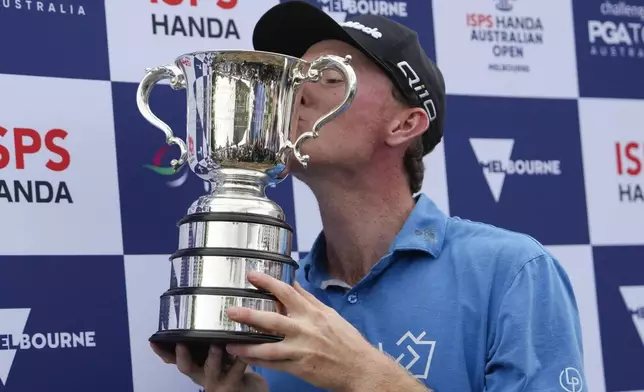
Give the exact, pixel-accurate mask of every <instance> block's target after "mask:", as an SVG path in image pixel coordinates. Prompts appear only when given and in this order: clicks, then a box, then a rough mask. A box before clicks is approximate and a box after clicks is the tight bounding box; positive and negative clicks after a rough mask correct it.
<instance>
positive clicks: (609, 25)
mask: <svg viewBox="0 0 644 392" xmlns="http://www.w3.org/2000/svg"><path fill="white" fill-rule="evenodd" d="M599 11H600V13H601V15H602V16H601V17H600V18H597V19H594V20H589V21H588V42H589V43H590V54H591V55H593V56H601V57H619V58H631V59H644V5H629V4H627V3H625V2H623V1H620V2H619V3H612V2H610V1H605V2H603V3H602V4H601V5H600V6H599Z"/></svg>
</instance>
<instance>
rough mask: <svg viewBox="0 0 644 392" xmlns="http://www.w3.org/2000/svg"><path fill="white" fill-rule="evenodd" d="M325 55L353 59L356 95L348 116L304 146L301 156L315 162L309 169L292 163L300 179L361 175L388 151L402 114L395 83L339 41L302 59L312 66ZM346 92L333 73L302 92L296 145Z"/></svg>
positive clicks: (311, 50)
mask: <svg viewBox="0 0 644 392" xmlns="http://www.w3.org/2000/svg"><path fill="white" fill-rule="evenodd" d="M326 54H332V55H336V56H340V57H344V56H345V55H347V54H348V55H351V57H352V60H351V63H350V65H351V66H352V67H353V69H354V71H355V73H356V77H357V84H358V86H357V94H356V96H355V98H354V99H353V102H352V104H351V105H350V106H349V108H348V109H347V110H345V111H344V112H343V113H342V114H341V115H340V116H338V117H336V118H335V119H333V120H331V121H330V122H328V123H327V124H326V125H324V126H323V127H322V128H321V129H320V131H319V137H318V138H317V139H309V140H307V141H305V142H304V143H303V144H302V153H303V154H307V155H309V156H310V160H309V165H308V167H307V168H306V169H303V168H302V167H301V166H300V165H299V164H298V163H297V160H296V159H295V157H291V161H290V164H289V166H290V170H291V171H292V172H293V173H294V175H296V176H297V177H299V178H303V177H309V176H310V175H315V173H324V172H329V171H337V170H348V171H356V170H359V169H360V167H361V166H363V165H367V164H369V163H370V162H371V160H372V159H373V157H374V153H375V152H376V151H377V150H378V149H380V148H384V147H385V144H384V138H385V136H386V132H387V131H386V129H387V127H388V125H389V123H390V120H391V117H392V114H393V113H395V111H396V110H400V109H399V107H398V106H397V105H396V104H395V100H394V98H393V96H392V92H391V89H392V84H391V82H390V80H389V79H388V78H387V76H386V75H385V74H384V73H383V72H382V71H381V70H380V69H379V68H378V67H377V66H376V65H375V64H374V63H373V62H372V61H371V60H370V59H369V58H367V57H366V56H365V55H364V54H362V52H360V51H359V50H357V49H355V48H354V47H352V46H350V45H348V44H346V43H344V42H340V41H322V42H319V43H317V44H315V45H314V46H312V47H311V48H309V50H308V51H307V52H306V53H305V54H304V56H303V59H304V60H306V61H309V62H312V61H314V60H315V59H316V58H318V57H320V56H323V55H326ZM345 86H346V82H345V81H344V80H343V77H342V74H340V73H338V72H337V71H333V70H328V71H325V72H324V73H323V75H322V78H321V80H320V81H319V82H317V83H305V84H304V85H303V86H302V87H301V91H300V96H301V98H300V102H299V105H298V107H297V108H296V116H295V121H294V124H293V126H294V129H293V133H292V136H291V140H292V141H295V140H296V139H297V137H298V136H300V135H301V134H302V133H304V132H308V131H311V130H312V129H313V125H314V124H315V122H316V121H317V120H318V119H319V118H321V117H322V116H324V115H325V114H327V113H329V112H330V111H331V110H332V109H333V108H334V107H336V106H337V105H338V104H339V103H341V102H342V99H343V98H344V94H345Z"/></svg>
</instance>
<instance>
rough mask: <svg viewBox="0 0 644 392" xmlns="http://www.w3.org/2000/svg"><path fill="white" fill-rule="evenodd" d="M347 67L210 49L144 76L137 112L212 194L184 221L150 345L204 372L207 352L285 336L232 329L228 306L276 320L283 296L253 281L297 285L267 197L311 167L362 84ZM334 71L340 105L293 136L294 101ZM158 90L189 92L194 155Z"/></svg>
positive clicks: (346, 63)
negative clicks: (292, 164) (159, 112)
mask: <svg viewBox="0 0 644 392" xmlns="http://www.w3.org/2000/svg"><path fill="white" fill-rule="evenodd" d="M350 60H351V57H350V56H346V57H344V58H342V57H338V56H333V55H325V56H321V57H319V58H317V59H315V60H314V61H312V62H307V61H305V60H303V59H299V58H295V57H290V56H284V55H281V54H276V53H268V52H258V51H242V50H234V51H209V52H196V53H189V54H184V55H182V56H179V57H178V58H177V59H175V61H174V64H168V65H164V66H160V67H156V68H149V69H147V70H146V74H145V77H144V78H143V80H142V81H141V83H140V84H139V87H138V90H137V105H138V108H139V110H140V112H141V114H142V115H143V117H145V119H146V120H147V121H149V122H150V123H151V124H152V125H154V126H155V127H156V128H158V129H160V130H161V131H162V132H163V133H164V135H165V137H166V143H167V144H168V145H171V146H172V145H176V146H177V147H178V148H179V154H180V155H179V157H178V159H173V160H172V161H171V165H172V167H173V168H174V169H175V170H178V169H179V168H180V167H181V166H182V165H184V164H186V162H187V163H188V165H189V166H190V169H191V170H192V171H193V172H194V173H195V174H196V175H197V176H199V177H200V178H201V179H203V180H205V181H208V182H209V183H210V185H211V186H210V189H211V192H210V193H209V194H206V195H203V196H201V197H199V198H198V199H197V200H195V201H194V202H193V203H192V205H191V206H190V207H189V208H188V213H187V215H186V216H184V217H183V218H182V219H181V220H179V221H178V223H177V226H178V228H179V245H178V249H177V250H176V252H175V253H174V254H173V255H172V256H170V287H169V288H168V290H167V291H166V292H165V293H163V294H162V295H161V298H160V314H159V324H158V330H157V332H156V333H155V334H154V335H152V336H151V337H150V341H152V342H155V343H158V344H160V345H162V346H166V347H167V348H168V349H169V350H174V345H175V344H176V343H185V344H187V345H188V347H190V348H191V351H192V355H193V358H194V359H195V360H196V361H198V362H201V363H203V361H205V358H206V356H207V349H208V346H209V345H210V344H226V343H265V342H275V341H279V340H281V339H282V338H283V337H282V336H279V335H276V334H273V333H271V332H270V331H260V330H256V329H254V328H252V327H250V326H247V325H243V324H240V323H238V322H235V321H232V320H230V319H228V317H227V313H226V311H227V309H228V308H229V307H232V306H242V307H247V308H252V309H255V310H262V311H271V312H278V311H280V309H281V308H280V304H279V303H278V301H277V299H276V298H275V296H273V295H272V294H271V293H269V292H266V291H263V290H259V289H257V288H256V287H254V286H253V285H251V284H250V283H249V282H248V281H247V279H246V274H247V272H248V271H251V270H256V271H260V272H263V273H266V274H268V275H271V276H272V277H274V278H276V279H279V280H281V281H283V282H285V283H288V284H290V285H293V284H294V280H295V272H296V270H297V268H298V265H297V263H296V261H295V260H293V259H292V258H291V243H292V236H293V229H292V227H291V226H290V225H289V224H287V223H286V219H285V215H284V211H283V210H282V208H281V207H280V206H279V205H278V204H277V203H275V202H273V201H272V200H270V199H268V198H267V196H266V193H265V190H266V187H267V186H274V185H277V184H279V183H280V182H281V181H283V180H284V179H285V178H286V177H287V176H288V166H289V160H291V159H296V160H297V161H299V163H300V164H301V165H302V166H303V167H304V168H306V166H307V163H308V161H309V157H308V156H306V155H303V154H302V152H301V148H302V144H303V143H304V142H306V141H307V140H308V139H315V138H316V137H317V136H318V132H319V131H320V128H322V127H323V126H324V124H326V123H327V122H329V121H331V120H333V119H334V118H335V117H337V116H338V115H339V114H340V113H342V112H343V111H344V110H345V109H347V108H348V107H349V105H350V104H351V103H352V101H353V98H354V96H355V94H356V89H357V83H356V75H355V73H354V70H353V68H352V67H351V66H350ZM327 69H332V70H335V71H337V72H339V73H340V74H342V75H343V77H344V81H345V94H344V98H343V100H342V102H341V103H339V104H338V106H336V107H335V108H334V109H333V110H331V111H330V112H329V113H327V114H326V115H324V116H322V117H321V118H319V119H318V120H317V122H316V123H315V124H314V126H313V129H311V130H310V131H308V132H305V133H303V134H302V135H300V136H299V137H297V138H294V137H293V135H292V133H291V132H292V129H291V124H292V122H293V118H294V116H295V111H296V110H295V109H296V107H297V104H298V97H299V95H298V92H299V91H300V89H301V88H302V86H303V85H304V84H305V83H316V82H318V81H319V80H320V77H321V74H322V72H323V71H324V70H327ZM162 80H169V82H170V86H171V87H172V88H173V89H175V90H186V92H187V109H188V110H187V145H186V143H185V142H184V141H183V140H182V139H181V138H179V137H178V136H175V135H174V134H173V132H172V130H171V129H170V127H169V126H168V125H167V124H166V123H164V122H163V121H162V120H160V119H159V118H158V117H157V116H156V115H155V114H153V113H152V110H151V109H150V104H149V97H150V92H151V90H152V89H153V88H154V86H155V85H156V84H157V83H158V82H160V81H162ZM293 139H295V140H293Z"/></svg>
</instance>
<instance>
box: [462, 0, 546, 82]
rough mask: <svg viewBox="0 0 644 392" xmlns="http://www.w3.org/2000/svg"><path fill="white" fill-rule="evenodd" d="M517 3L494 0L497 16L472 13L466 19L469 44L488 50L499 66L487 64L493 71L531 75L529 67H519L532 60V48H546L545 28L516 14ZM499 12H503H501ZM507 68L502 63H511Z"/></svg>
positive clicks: (534, 19) (536, 18) (537, 19)
mask: <svg viewBox="0 0 644 392" xmlns="http://www.w3.org/2000/svg"><path fill="white" fill-rule="evenodd" d="M514 3H515V1H510V0H495V1H494V4H495V5H496V7H495V9H496V11H497V12H494V13H492V12H490V13H485V12H471V13H467V14H466V15H465V24H466V26H467V27H468V28H469V30H470V32H469V35H470V41H472V42H475V43H477V44H480V45H485V46H487V47H489V49H490V53H491V54H492V55H493V56H494V58H496V59H497V60H498V61H499V62H494V63H490V64H488V69H489V70H491V71H503V72H530V67H529V65H528V64H520V63H519V64H517V63H516V62H517V61H526V59H527V58H529V51H530V47H531V46H539V45H543V44H544V41H545V39H544V32H545V30H544V24H543V22H542V20H541V18H540V17H539V16H537V15H522V14H519V13H518V12H517V13H514V12H515V11H517V10H516V4H514ZM498 11H500V12H498ZM510 60H512V64H504V63H502V61H510Z"/></svg>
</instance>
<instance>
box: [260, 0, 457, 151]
mask: <svg viewBox="0 0 644 392" xmlns="http://www.w3.org/2000/svg"><path fill="white" fill-rule="evenodd" d="M329 39H334V40H339V41H343V42H346V43H347V44H349V45H352V46H354V47H355V48H357V49H358V50H360V51H361V52H362V53H364V54H365V55H366V56H367V57H368V58H370V59H372V60H373V61H374V62H375V63H376V64H377V65H378V66H380V68H381V69H382V70H383V71H384V72H385V73H386V74H387V75H388V76H389V78H390V79H391V80H392V81H393V83H394V85H396V86H397V87H398V89H399V90H400V92H401V93H402V94H403V95H404V97H405V99H406V100H407V102H408V103H409V104H410V105H412V106H417V107H420V108H423V109H425V110H426V111H427V114H428V115H429V118H430V124H429V127H428V130H427V131H425V133H423V136H422V139H423V150H424V151H423V152H424V154H428V153H430V152H431V151H432V150H433V149H434V147H436V145H437V144H438V143H440V141H441V139H442V137H443V123H444V117H445V81H444V79H443V75H442V73H441V72H440V70H439V69H438V67H437V66H436V65H435V64H434V63H433V62H432V61H431V60H430V59H429V57H428V56H427V54H426V53H425V51H424V50H423V47H422V46H421V45H420V42H419V41H418V35H417V34H416V32H415V31H413V30H411V29H409V28H408V27H406V26H404V25H402V24H400V23H398V22H395V21H393V20H391V19H389V18H386V17H384V16H377V15H356V16H355V17H353V18H347V20H346V21H345V22H343V23H338V22H336V21H335V20H334V19H333V18H332V17H331V16H329V15H327V13H326V12H324V11H323V10H321V9H319V8H318V7H316V6H315V5H313V4H310V3H308V2H306V1H294V0H292V1H288V2H285V3H281V4H278V5H276V6H274V7H273V8H271V9H269V10H268V11H267V12H266V13H265V14H264V15H263V16H262V17H261V18H260V19H259V21H258V22H257V24H256V25H255V30H254V32H253V47H254V48H255V50H260V51H265V52H274V53H281V54H284V55H288V56H294V57H302V56H303V55H304V53H305V52H306V51H307V50H308V48H309V47H311V46H312V45H313V44H315V43H317V42H319V41H323V40H329Z"/></svg>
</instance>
